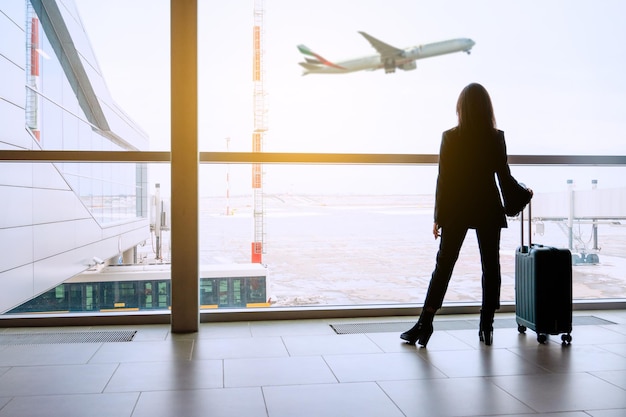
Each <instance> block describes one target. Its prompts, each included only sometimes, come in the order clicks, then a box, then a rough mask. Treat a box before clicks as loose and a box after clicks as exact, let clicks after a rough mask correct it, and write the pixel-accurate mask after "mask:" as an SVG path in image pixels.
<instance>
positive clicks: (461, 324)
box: [330, 316, 615, 334]
mask: <svg viewBox="0 0 626 417" xmlns="http://www.w3.org/2000/svg"><path fill="white" fill-rule="evenodd" d="M414 324H415V321H394V322H387V323H370V322H368V323H339V324H331V325H330V327H331V328H332V329H333V330H334V331H335V333H337V334H360V333H385V332H400V333H401V332H404V331H405V330H408V329H410V328H411V327H412V326H413V325H414ZM606 324H615V323H613V322H612V321H608V320H604V319H601V318H598V317H594V316H574V317H573V318H572V325H573V326H587V325H595V326H601V325H606ZM493 327H494V328H517V322H516V321H515V319H514V318H506V319H495V320H494V323H493ZM477 328H478V318H476V319H475V320H473V319H472V320H445V319H443V320H437V319H435V329H437V330H471V329H477Z"/></svg>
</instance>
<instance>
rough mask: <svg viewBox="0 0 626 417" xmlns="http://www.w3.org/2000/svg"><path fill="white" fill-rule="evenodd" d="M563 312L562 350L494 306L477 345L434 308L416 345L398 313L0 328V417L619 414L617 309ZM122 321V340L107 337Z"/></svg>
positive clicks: (624, 393) (458, 319) (468, 320)
mask: <svg viewBox="0 0 626 417" xmlns="http://www.w3.org/2000/svg"><path fill="white" fill-rule="evenodd" d="M575 316H576V317H575V320H574V330H573V332H572V337H573V340H572V344H571V345H562V344H561V340H560V338H559V337H554V336H552V337H551V338H550V339H549V341H548V343H546V344H543V345H542V344H538V343H537V340H536V335H535V334H534V332H532V331H528V332H527V333H526V334H519V333H518V331H517V328H516V326H515V322H514V316H512V315H510V314H502V315H498V316H497V321H496V330H495V332H494V344H493V346H491V347H487V346H484V345H482V344H481V343H479V341H478V337H477V329H476V327H477V317H476V316H473V315H463V316H440V317H438V318H437V321H436V322H435V333H434V334H433V336H432V338H431V340H430V342H429V345H428V347H427V348H416V347H415V346H409V345H406V344H404V343H402V341H401V340H400V339H399V338H398V335H399V334H398V332H397V331H396V330H395V328H393V326H396V327H399V328H403V327H402V326H403V325H404V322H406V321H407V318H406V317H402V318H398V317H395V318H376V319H371V318H370V319H336V320H298V321H272V322H269V321H268V322H239V323H218V324H203V325H202V326H201V329H200V331H199V332H198V333H196V334H188V335H174V334H171V333H170V328H169V326H161V325H154V326H116V327H97V328H96V327H94V328H54V329H50V328H45V329H43V328H41V329H0V417H3V416H28V417H33V416H64V417H68V416H87V415H88V416H106V417H111V416H116V417H121V416H133V417H138V416H150V417H158V416H167V417H174V416H184V417H194V416H212V417H219V416H229V417H232V416H269V417H282V416H285V417H294V416H297V417H306V416H315V417H320V416H359V417H364V416H365V417H367V416H375V417H381V416H382V417H389V416H420V417H421V416H486V415H490V416H505V415H506V416H548V415H549V416H558V417H566V416H567V417H589V416H593V417H617V416H620V417H621V416H625V415H626V311H585V312H580V313H575ZM355 324H359V325H361V326H353V325H355ZM331 325H332V326H331ZM345 325H350V326H347V327H346V326H345ZM338 327H339V328H341V327H343V328H352V329H355V328H357V329H359V330H356V331H351V332H339V333H345V334H338V333H337V332H336V331H335V330H336V328H338ZM135 330H136V333H135V334H134V336H133V337H132V341H130V342H128V341H115V340H119V339H108V336H119V335H120V334H122V333H121V332H122V331H125V333H124V334H125V335H128V331H130V333H131V334H132V332H133V331H135ZM95 332H99V333H100V335H99V336H103V334H104V336H105V337H104V339H95V340H94V339H92V338H90V337H88V336H90V334H91V335H93V333H95ZM32 333H52V334H53V335H55V334H56V339H53V338H52V336H46V335H41V334H40V335H39V337H35V336H34V335H32ZM65 333H81V335H79V334H75V335H73V336H75V338H74V339H69V340H68V339H64V337H66V336H67V335H65ZM26 334H27V335H26ZM20 338H23V340H22V341H20V340H19V339H20ZM121 340H125V339H121Z"/></svg>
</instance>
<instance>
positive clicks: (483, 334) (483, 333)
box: [478, 329, 493, 346]
mask: <svg viewBox="0 0 626 417" xmlns="http://www.w3.org/2000/svg"><path fill="white" fill-rule="evenodd" d="M478 338H479V339H480V341H481V342H484V343H485V344H486V345H487V346H491V344H492V343H493V329H491V330H483V329H481V330H479V331H478Z"/></svg>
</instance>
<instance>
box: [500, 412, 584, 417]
mask: <svg viewBox="0 0 626 417" xmlns="http://www.w3.org/2000/svg"><path fill="white" fill-rule="evenodd" d="M490 417H589V414H587V413H585V412H584V411H566V412H564V413H539V414H514V415H511V414H499V415H493V416H490Z"/></svg>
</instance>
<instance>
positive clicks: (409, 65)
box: [398, 61, 417, 71]
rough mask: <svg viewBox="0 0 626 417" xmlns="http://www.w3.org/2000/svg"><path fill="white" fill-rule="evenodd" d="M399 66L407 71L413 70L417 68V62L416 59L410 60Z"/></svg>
mask: <svg viewBox="0 0 626 417" xmlns="http://www.w3.org/2000/svg"><path fill="white" fill-rule="evenodd" d="M398 68H400V69H402V70H405V71H411V70H414V69H416V68H417V64H416V63H415V61H409V62H405V63H404V64H402V65H399V66H398Z"/></svg>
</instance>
